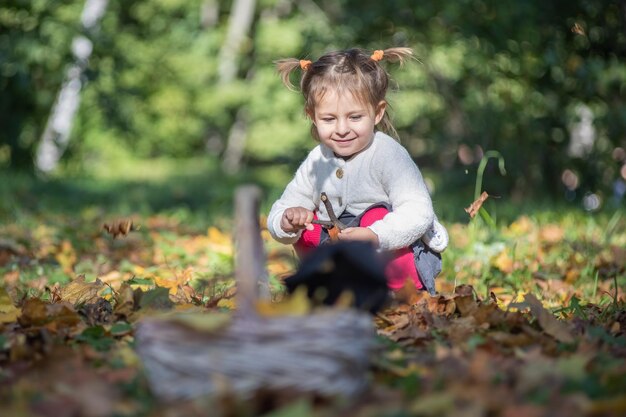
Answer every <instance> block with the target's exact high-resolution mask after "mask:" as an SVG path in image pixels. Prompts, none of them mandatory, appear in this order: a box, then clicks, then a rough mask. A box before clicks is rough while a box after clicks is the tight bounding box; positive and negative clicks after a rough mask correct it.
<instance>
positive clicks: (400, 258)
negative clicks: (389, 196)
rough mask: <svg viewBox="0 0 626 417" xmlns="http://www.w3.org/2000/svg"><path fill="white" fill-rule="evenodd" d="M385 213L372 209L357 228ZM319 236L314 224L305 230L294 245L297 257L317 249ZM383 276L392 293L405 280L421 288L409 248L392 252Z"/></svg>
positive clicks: (382, 209) (319, 228)
mask: <svg viewBox="0 0 626 417" xmlns="http://www.w3.org/2000/svg"><path fill="white" fill-rule="evenodd" d="M387 213H389V210H387V209H386V208H384V207H374V208H372V209H370V210H368V211H366V212H365V213H364V214H363V216H361V221H360V222H359V226H361V227H367V226H369V225H371V224H372V223H374V222H375V221H377V220H380V219H382V218H383V217H385V216H386V215H387ZM315 218H317V216H315ZM321 234H322V226H320V225H319V224H314V225H313V230H305V231H304V232H303V233H302V236H301V237H300V239H299V240H298V241H297V242H296V243H295V245H294V247H295V249H296V252H297V253H298V255H299V256H303V255H305V254H306V253H307V252H309V251H310V250H311V249H313V248H315V247H317V246H318V245H319V244H320V238H321ZM385 275H386V276H387V286H388V287H389V288H390V289H392V290H394V291H395V290H399V289H401V288H402V287H404V282H405V281H406V279H407V278H410V279H411V280H412V281H413V283H414V284H415V288H417V289H421V288H422V283H421V281H420V279H419V275H418V274H417V269H416V268H415V261H414V259H413V252H412V251H411V249H410V248H402V249H398V250H395V251H393V255H392V259H391V260H390V261H389V263H388V264H387V267H386V269H385Z"/></svg>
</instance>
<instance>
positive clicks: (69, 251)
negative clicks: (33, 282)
mask: <svg viewBox="0 0 626 417" xmlns="http://www.w3.org/2000/svg"><path fill="white" fill-rule="evenodd" d="M55 258H56V260H57V262H58V263H59V265H61V268H62V269H63V272H65V273H66V274H71V273H72V271H73V270H74V265H75V264H76V251H74V248H73V247H72V242H70V241H69V240H64V241H63V242H62V243H61V248H60V250H59V251H58V252H57V253H56V255H55Z"/></svg>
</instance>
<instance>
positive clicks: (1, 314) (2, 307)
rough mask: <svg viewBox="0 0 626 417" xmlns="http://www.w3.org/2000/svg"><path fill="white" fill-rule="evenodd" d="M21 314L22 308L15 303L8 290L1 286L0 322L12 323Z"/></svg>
mask: <svg viewBox="0 0 626 417" xmlns="http://www.w3.org/2000/svg"><path fill="white" fill-rule="evenodd" d="M19 316H20V310H19V309H18V308H17V307H15V306H14V305H13V300H11V297H9V294H8V293H7V291H6V290H5V289H4V288H3V287H0V323H12V322H14V321H16V320H17V318H18V317H19Z"/></svg>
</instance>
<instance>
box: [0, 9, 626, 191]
mask: <svg viewBox="0 0 626 417" xmlns="http://www.w3.org/2000/svg"><path fill="white" fill-rule="evenodd" d="M232 3H234V2H233V1H225V0H124V1H119V0H118V1H115V0H111V1H110V3H109V6H108V9H107V12H106V14H105V17H104V19H103V20H102V22H101V25H100V28H99V30H97V31H95V32H94V33H91V34H90V35H89V36H90V37H91V39H92V41H93V43H94V52H93V54H92V56H91V59H90V64H89V68H88V71H87V74H86V78H87V81H88V82H87V84H86V87H85V88H84V90H83V92H82V102H81V107H80V111H79V114H78V115H77V117H76V119H75V123H74V128H73V133H72V140H71V142H70V147H69V149H68V152H67V153H66V154H65V156H64V159H63V166H62V169H63V172H64V173H66V174H81V175H93V174H94V173H95V172H102V171H106V170H107V168H108V167H111V166H112V164H114V162H115V161H117V160H120V159H129V158H153V157H162V156H168V157H176V158H185V157H190V156H198V155H202V154H205V153H211V154H213V156H216V157H220V156H221V155H222V153H223V152H224V149H225V148H226V146H227V141H228V138H229V135H230V132H231V129H232V126H233V125H234V123H235V121H236V120H237V118H238V115H239V116H241V115H244V116H245V137H246V150H245V153H244V168H245V166H246V164H248V165H249V164H278V163H284V162H288V167H289V168H290V169H291V168H293V166H294V165H296V164H297V163H298V162H299V161H300V160H301V159H302V158H303V157H304V155H305V153H306V152H307V150H308V149H310V148H311V147H312V146H313V141H312V139H311V138H310V136H309V124H308V122H307V120H306V118H305V117H304V114H303V110H302V99H301V97H300V96H299V94H298V93H296V92H292V91H288V90H287V89H285V88H284V86H283V85H282V84H281V82H280V80H279V79H278V77H277V76H276V74H275V72H274V68H273V66H272V61H274V60H276V59H279V58H282V57H298V58H308V59H315V58H317V57H318V56H320V55H321V54H323V53H324V52H327V51H329V50H333V49H341V48H347V47H354V46H357V47H364V48H369V49H381V48H385V47H389V46H400V45H406V46H410V47H413V48H414V50H415V52H416V55H417V58H418V59H417V60H416V62H414V63H409V64H408V65H406V66H405V67H404V68H402V69H400V68H395V67H394V66H391V65H390V66H389V71H390V72H391V74H392V76H393V78H394V80H395V81H396V82H397V86H398V88H397V89H396V88H394V91H392V92H390V94H389V101H390V104H391V112H392V116H393V117H394V120H395V122H396V127H397V128H398V131H399V134H400V137H401V140H402V143H403V144H404V145H405V146H406V147H407V148H408V149H409V151H410V152H411V153H412V154H413V156H414V157H415V158H416V160H417V161H418V163H419V164H420V166H422V167H424V168H426V169H430V170H433V171H438V172H444V175H443V182H441V183H440V186H441V187H447V189H451V190H456V189H461V188H462V189H466V190H472V189H473V185H474V179H475V175H473V174H475V172H476V169H477V166H478V163H479V162H480V159H481V155H482V153H483V152H485V151H488V150H491V149H494V150H498V151H499V152H500V153H501V154H502V155H503V156H504V158H505V160H506V163H507V171H508V173H509V174H508V175H507V176H506V177H500V176H499V175H498V174H497V170H496V166H495V164H493V166H492V164H491V163H490V164H489V166H488V170H487V173H486V178H487V179H486V181H485V188H486V189H487V190H488V191H489V192H490V193H492V194H499V195H503V196H509V197H510V198H511V199H512V200H514V201H521V200H522V199H524V198H527V197H529V196H533V195H535V194H537V193H539V192H547V193H550V194H552V195H556V196H561V195H563V193H564V192H566V191H567V193H568V194H567V195H568V198H570V199H572V200H579V199H580V198H582V197H583V196H584V195H585V194H586V193H597V195H598V196H600V198H602V199H604V200H609V199H610V198H611V193H613V191H612V187H614V185H615V184H616V182H619V181H622V183H623V181H624V178H622V176H623V175H625V174H624V173H625V172H626V169H625V168H623V167H624V165H625V164H626V156H625V155H626V153H624V151H623V149H624V148H626V102H625V100H624V98H625V97H626V60H625V57H626V24H625V19H626V1H625V0H619V1H594V0H570V1H565V0H555V1H541V0H528V1H525V2H498V1H494V0H455V1H436V0H425V1H420V2H415V1H410V0H390V1H385V2H380V1H371V0H359V1H355V0H317V1H314V0H299V1H293V0H259V1H258V2H257V4H256V10H255V16H254V23H253V25H252V29H251V32H250V33H249V34H248V36H247V38H246V39H245V41H244V42H243V43H242V45H241V48H240V50H238V51H237V52H238V53H239V60H238V61H237V63H238V73H237V77H236V78H235V80H233V81H229V82H225V83H221V82H219V75H218V66H219V63H220V62H219V59H218V57H219V56H220V50H221V48H222V45H223V44H224V41H225V37H226V34H227V29H228V24H229V16H230V11H231V8H232ZM82 7H83V1H79V0H56V1H44V0H30V1H24V0H7V1H4V2H2V5H0V91H1V92H2V93H1V94H0V167H4V168H10V169H12V170H13V169H18V168H24V169H26V170H30V169H32V155H33V152H34V150H35V148H36V146H37V142H38V140H39V137H40V136H41V133H42V131H43V127H44V126H45V122H46V120H47V117H48V114H49V111H50V108H51V106H52V104H53V101H54V99H55V95H56V93H57V91H58V89H59V87H60V84H61V81H62V79H63V74H64V70H65V68H66V67H67V66H68V65H69V64H70V63H71V62H72V55H71V52H70V46H71V40H72V37H73V36H75V35H77V34H79V33H80V13H81V11H82ZM207 10H210V11H211V12H212V15H211V16H213V17H210V16H209V17H207ZM209 15H210V14H209ZM294 81H297V80H294ZM580 105H584V106H586V107H587V108H589V109H590V110H591V111H592V112H593V117H594V119H593V128H594V129H595V142H594V145H593V148H592V149H591V150H590V152H588V153H586V154H585V155H582V156H578V157H577V156H571V155H569V154H568V152H567V149H568V146H570V137H571V126H572V124H573V123H574V122H576V118H577V110H576V109H577V108H578V107H579V106H580ZM242 110H243V112H241V111H242ZM620 147H621V148H622V151H621V153H620V152H619V148H620ZM616 149H618V150H617V151H616ZM565 170H570V171H571V172H572V173H573V174H574V175H575V178H576V184H575V185H576V186H575V187H572V186H571V184H570V190H569V191H568V190H567V189H566V187H565V186H564V184H563V181H562V175H563V172H564V171H565ZM620 170H622V173H621V174H620ZM490 174H491V175H490ZM471 195H472V193H471V191H470V192H469V193H468V196H471ZM618 197H619V198H621V196H619V195H618ZM620 201H621V200H620Z"/></svg>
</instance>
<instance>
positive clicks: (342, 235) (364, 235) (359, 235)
mask: <svg viewBox="0 0 626 417" xmlns="http://www.w3.org/2000/svg"><path fill="white" fill-rule="evenodd" d="M337 237H338V238H339V240H361V241H365V242H371V243H373V244H374V246H376V247H378V244H379V242H378V235H377V234H376V233H374V232H372V231H371V229H368V228H367V227H348V228H347V229H343V230H342V231H341V232H339V234H338V235H337Z"/></svg>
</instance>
